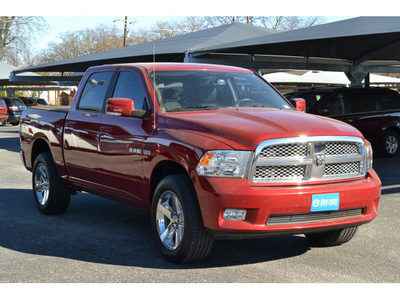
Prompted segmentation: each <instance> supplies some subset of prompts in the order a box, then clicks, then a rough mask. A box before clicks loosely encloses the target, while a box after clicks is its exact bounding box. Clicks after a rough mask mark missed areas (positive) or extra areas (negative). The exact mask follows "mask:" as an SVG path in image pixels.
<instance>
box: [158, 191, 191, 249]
mask: <svg viewBox="0 0 400 300" xmlns="http://www.w3.org/2000/svg"><path fill="white" fill-rule="evenodd" d="M184 225H185V218H184V215H183V209H182V203H181V201H180V200H179V197H178V196H177V195H176V194H175V193H174V192H172V191H169V190H168V191H165V192H164V193H163V194H161V196H160V198H159V200H158V204H157V211H156V226H157V232H158V236H159V238H160V240H161V242H162V243H163V245H164V246H165V247H166V248H167V249H168V250H175V249H176V248H178V247H179V245H180V244H181V242H182V239H183V234H184Z"/></svg>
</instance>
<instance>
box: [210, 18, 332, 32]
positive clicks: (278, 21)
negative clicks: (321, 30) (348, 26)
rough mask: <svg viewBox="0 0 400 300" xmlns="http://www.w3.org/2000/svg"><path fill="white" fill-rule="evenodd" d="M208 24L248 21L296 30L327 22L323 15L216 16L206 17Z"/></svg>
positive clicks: (218, 24)
mask: <svg viewBox="0 0 400 300" xmlns="http://www.w3.org/2000/svg"><path fill="white" fill-rule="evenodd" d="M205 19H206V21H207V26H209V27H216V26H221V25H224V24H231V23H247V24H251V25H257V26H263V27H265V28H271V29H275V30H283V31H288V30H294V29H299V28H305V27H310V26H313V25H317V24H321V23H324V22H325V18H323V17H296V16H293V17H290V16H287V17H284V16H271V17H267V16H248V17H245V16H216V17H205Z"/></svg>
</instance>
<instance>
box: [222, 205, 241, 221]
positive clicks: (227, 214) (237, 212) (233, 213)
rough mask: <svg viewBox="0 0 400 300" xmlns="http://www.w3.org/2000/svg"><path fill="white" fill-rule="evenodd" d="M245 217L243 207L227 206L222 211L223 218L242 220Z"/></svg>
mask: <svg viewBox="0 0 400 300" xmlns="http://www.w3.org/2000/svg"><path fill="white" fill-rule="evenodd" d="M245 218H246V210H245V209H234V208H227V209H226V210H225V211H224V219H225V220H232V221H243V220H244V219H245Z"/></svg>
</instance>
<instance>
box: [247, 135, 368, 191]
mask: <svg viewBox="0 0 400 300" xmlns="http://www.w3.org/2000/svg"><path fill="white" fill-rule="evenodd" d="M364 153H365V144H364V141H363V140H362V139H361V138H359V137H346V136H323V137H294V138H282V139H273V140H267V141H264V142H261V143H260V145H259V146H258V147H257V149H256V152H255V158H254V160H253V163H252V165H251V167H250V170H249V176H248V178H249V180H250V181H252V182H257V183H259V182H261V183H262V182H266V183H268V182H272V183H276V182H296V183H298V182H302V181H318V180H334V179H344V178H346V179H347V178H357V177H362V176H364V175H365V167H364V166H365V164H364V161H365V157H364Z"/></svg>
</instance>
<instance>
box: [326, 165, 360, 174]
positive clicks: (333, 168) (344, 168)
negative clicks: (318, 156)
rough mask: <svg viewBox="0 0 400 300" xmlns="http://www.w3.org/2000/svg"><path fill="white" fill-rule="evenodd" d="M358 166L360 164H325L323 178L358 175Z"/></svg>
mask: <svg viewBox="0 0 400 300" xmlns="http://www.w3.org/2000/svg"><path fill="white" fill-rule="evenodd" d="M360 165H361V164H360V162H351V163H339V164H327V165H326V166H325V170H324V177H330V176H334V177H337V176H357V175H358V174H360Z"/></svg>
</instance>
